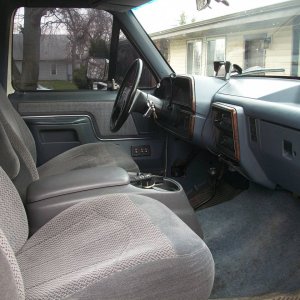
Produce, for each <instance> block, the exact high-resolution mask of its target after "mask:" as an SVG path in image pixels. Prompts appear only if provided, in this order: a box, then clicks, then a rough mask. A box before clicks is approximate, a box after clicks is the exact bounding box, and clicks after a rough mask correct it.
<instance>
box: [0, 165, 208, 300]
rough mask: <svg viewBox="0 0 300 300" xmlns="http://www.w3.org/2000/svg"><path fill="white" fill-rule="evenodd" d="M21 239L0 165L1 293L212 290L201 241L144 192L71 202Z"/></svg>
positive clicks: (101, 295)
mask: <svg viewBox="0 0 300 300" xmlns="http://www.w3.org/2000/svg"><path fill="white" fill-rule="evenodd" d="M27 238H28V224H27V218H26V213H25V210H24V207H23V204H22V201H21V199H20V197H19V195H18V193H17V191H16V189H15V187H14V185H13V184H12V182H11V181H10V180H9V178H8V177H7V175H6V174H5V172H4V171H3V170H2V169H1V168H0V298H1V299H2V300H6V299H39V300H42V299H208V297H209V295H210V292H211V289H212V284H213V278H214V263H213V259H212V256H211V253H210V251H209V249H208V248H207V246H206V245H205V243H204V242H203V241H202V240H201V239H200V238H199V237H198V236H197V235H196V234H195V233H194V232H193V231H192V230H191V229H190V228H188V227H187V226H186V225H185V224H184V223H183V222H182V221H181V220H180V219H179V218H178V217H177V216H176V215H175V214H173V213H172V212H171V211H170V210H169V209H168V208H167V207H165V206H164V205H163V204H161V203H159V202H157V201H156V200H153V199H151V198H148V197H144V196H140V195H128V194H114V195H107V196H101V197H99V199H96V200H92V201H86V202H83V203H80V204H77V205H74V206H72V207H70V208H69V209H67V210H65V211H63V212H62V213H61V214H59V215H58V216H56V217H55V218H53V219H52V220H51V221H50V222H48V223H47V224H46V225H44V226H43V227H42V228H41V229H40V230H39V231H37V232H36V233H35V234H34V235H33V236H31V237H30V238H29V239H27ZM4 271H5V274H3V272H4Z"/></svg>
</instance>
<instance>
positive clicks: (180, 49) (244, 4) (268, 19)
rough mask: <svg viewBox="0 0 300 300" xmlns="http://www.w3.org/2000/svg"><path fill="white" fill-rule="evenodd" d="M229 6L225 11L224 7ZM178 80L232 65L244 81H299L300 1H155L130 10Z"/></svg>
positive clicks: (208, 74)
mask: <svg viewBox="0 0 300 300" xmlns="http://www.w3.org/2000/svg"><path fill="white" fill-rule="evenodd" d="M228 4H229V5H228ZM133 13H134V14H135V16H136V17H137V19H138V20H139V22H140V23H141V24H142V26H143V27H144V29H145V30H146V31H147V33H148V34H149V35H150V37H151V39H152V40H153V42H154V43H155V44H156V46H157V48H158V49H159V50H160V52H161V54H162V55H163V56H164V57H165V59H166V60H167V61H168V62H169V64H170V65H171V67H172V68H173V69H174V71H175V72H176V73H177V74H193V75H204V76H214V75H215V73H214V62H215V61H230V62H231V63H232V64H237V65H238V66H239V67H241V69H242V71H241V72H242V75H247V76H249V75H250V76H266V75H271V76H287V77H298V76H299V77H300V56H299V50H300V1H299V0H292V1H291V0H249V1H247V0H243V1H241V0H227V1H225V0H211V2H210V4H209V6H208V7H206V8H205V9H203V10H201V11H198V10H197V6H196V0H184V1H182V0H154V1H151V2H149V3H147V4H145V5H142V6H140V7H138V8H136V9H134V10H133Z"/></svg>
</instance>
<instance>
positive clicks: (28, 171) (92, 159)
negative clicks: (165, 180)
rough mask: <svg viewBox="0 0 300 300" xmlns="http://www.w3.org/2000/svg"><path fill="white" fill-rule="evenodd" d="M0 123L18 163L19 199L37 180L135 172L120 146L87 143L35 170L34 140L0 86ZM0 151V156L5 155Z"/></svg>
mask: <svg viewBox="0 0 300 300" xmlns="http://www.w3.org/2000/svg"><path fill="white" fill-rule="evenodd" d="M0 123H2V125H3V127H4V130H5V132H6V135H7V137H8V138H9V140H10V143H11V145H12V147H13V149H14V151H15V152H16V154H17V156H18V158H19V160H20V172H19V174H18V175H17V176H16V177H15V178H14V184H15V185H16V187H17V189H18V191H19V192H20V194H21V197H22V198H24V197H25V194H26V188H27V186H28V185H29V184H30V183H31V182H33V181H36V180H38V179H39V178H40V177H46V176H52V175H57V174H62V173H65V172H68V171H71V170H74V169H81V168H88V167H95V166H118V167H121V168H123V169H125V170H127V171H128V172H138V171H139V168H138V166H137V164H136V163H135V162H134V160H133V159H132V158H131V157H130V156H129V155H128V154H127V153H125V152H124V151H123V150H122V149H121V147H119V146H118V145H116V144H113V143H90V144H85V145H81V146H78V147H75V148H73V149H70V150H68V151H66V152H64V153H62V154H60V155H58V156H56V157H54V158H52V159H51V160H49V161H48V162H46V163H45V164H43V165H42V166H40V167H38V168H37V167H36V158H37V154H36V146H35V141H34V138H33V136H32V134H31V132H30V130H29V128H28V127H27V125H26V123H25V122H24V120H23V119H22V118H21V116H20V115H19V114H18V112H17V111H16V110H15V109H14V107H13V105H12V104H11V102H10V101H9V99H8V98H7V95H6V93H5V92H4V89H3V87H2V86H0ZM5 153H6V152H5V151H3V155H5Z"/></svg>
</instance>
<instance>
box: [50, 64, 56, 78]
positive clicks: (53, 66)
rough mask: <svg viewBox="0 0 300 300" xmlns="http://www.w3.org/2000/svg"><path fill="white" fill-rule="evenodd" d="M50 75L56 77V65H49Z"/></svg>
mask: <svg viewBox="0 0 300 300" xmlns="http://www.w3.org/2000/svg"><path fill="white" fill-rule="evenodd" d="M51 75H53V76H54V75H57V65H56V64H51Z"/></svg>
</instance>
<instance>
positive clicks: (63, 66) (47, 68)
mask: <svg viewBox="0 0 300 300" xmlns="http://www.w3.org/2000/svg"><path fill="white" fill-rule="evenodd" d="M52 64H56V71H57V72H56V75H52V74H51V66H52ZM68 77H69V76H68V64H67V63H65V62H57V61H40V73H39V80H69V78H68Z"/></svg>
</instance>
